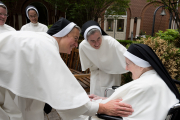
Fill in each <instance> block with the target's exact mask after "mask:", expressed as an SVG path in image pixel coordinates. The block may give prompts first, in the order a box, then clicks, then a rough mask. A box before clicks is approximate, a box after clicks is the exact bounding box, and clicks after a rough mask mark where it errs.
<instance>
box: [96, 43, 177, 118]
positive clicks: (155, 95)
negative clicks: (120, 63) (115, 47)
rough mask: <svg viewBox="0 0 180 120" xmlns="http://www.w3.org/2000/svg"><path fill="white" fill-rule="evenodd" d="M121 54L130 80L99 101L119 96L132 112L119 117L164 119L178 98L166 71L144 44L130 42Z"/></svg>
mask: <svg viewBox="0 0 180 120" xmlns="http://www.w3.org/2000/svg"><path fill="white" fill-rule="evenodd" d="M124 56H125V57H126V70H129V71H130V72H131V73H132V78H133V81H132V82H129V83H127V84H125V85H123V86H121V87H119V88H118V89H116V90H115V92H114V93H113V94H112V95H111V96H110V97H109V98H107V99H105V100H102V101H101V103H107V102H108V101H110V100H113V99H117V98H120V99H123V100H122V102H124V103H127V104H130V105H132V107H133V109H134V112H133V113H132V115H130V116H128V117H123V120H165V117H166V115H167V113H168V110H169V109H170V108H171V107H172V106H173V105H174V104H176V103H178V102H179V100H180V94H179V92H178V90H177V88H176V86H175V84H174V82H173V81H172V78H171V77H170V75H169V73H168V72H167V70H166V69H165V67H164V66H163V64H162V63H161V61H160V60H159V58H158V57H157V55H156V54H155V53H154V51H153V50H152V49H151V48H150V47H149V46H147V45H144V44H131V46H130V47H129V48H128V50H127V51H126V52H125V53H124ZM94 98H95V97H94ZM99 101H100V99H99ZM94 119H98V118H94Z"/></svg>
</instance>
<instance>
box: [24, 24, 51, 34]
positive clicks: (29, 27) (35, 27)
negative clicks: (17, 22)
mask: <svg viewBox="0 0 180 120" xmlns="http://www.w3.org/2000/svg"><path fill="white" fill-rule="evenodd" d="M21 31H34V32H47V31H48V27H47V26H46V25H44V24H41V23H39V22H37V23H35V24H34V23H32V22H30V23H27V24H25V25H23V26H22V27H21Z"/></svg>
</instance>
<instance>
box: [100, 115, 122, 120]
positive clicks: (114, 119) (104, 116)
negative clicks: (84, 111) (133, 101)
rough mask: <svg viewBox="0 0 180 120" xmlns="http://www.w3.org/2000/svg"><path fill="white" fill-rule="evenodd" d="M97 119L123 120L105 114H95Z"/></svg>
mask: <svg viewBox="0 0 180 120" xmlns="http://www.w3.org/2000/svg"><path fill="white" fill-rule="evenodd" d="M97 117H98V118H101V119H105V120H123V118H122V117H119V116H109V115H105V114H97Z"/></svg>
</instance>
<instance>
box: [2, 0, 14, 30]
mask: <svg viewBox="0 0 180 120" xmlns="http://www.w3.org/2000/svg"><path fill="white" fill-rule="evenodd" d="M7 17H8V9H7V7H6V5H5V4H4V3H3V2H1V1H0V34H1V33H4V32H8V31H16V30H15V29H14V28H12V27H11V26H9V25H6V24H5V22H6V20H7Z"/></svg>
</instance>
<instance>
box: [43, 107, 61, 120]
mask: <svg viewBox="0 0 180 120" xmlns="http://www.w3.org/2000/svg"><path fill="white" fill-rule="evenodd" d="M44 120H61V118H60V116H59V114H58V113H57V112H56V110H55V109H52V111H51V112H50V113H49V114H48V115H46V114H45V115H44Z"/></svg>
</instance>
